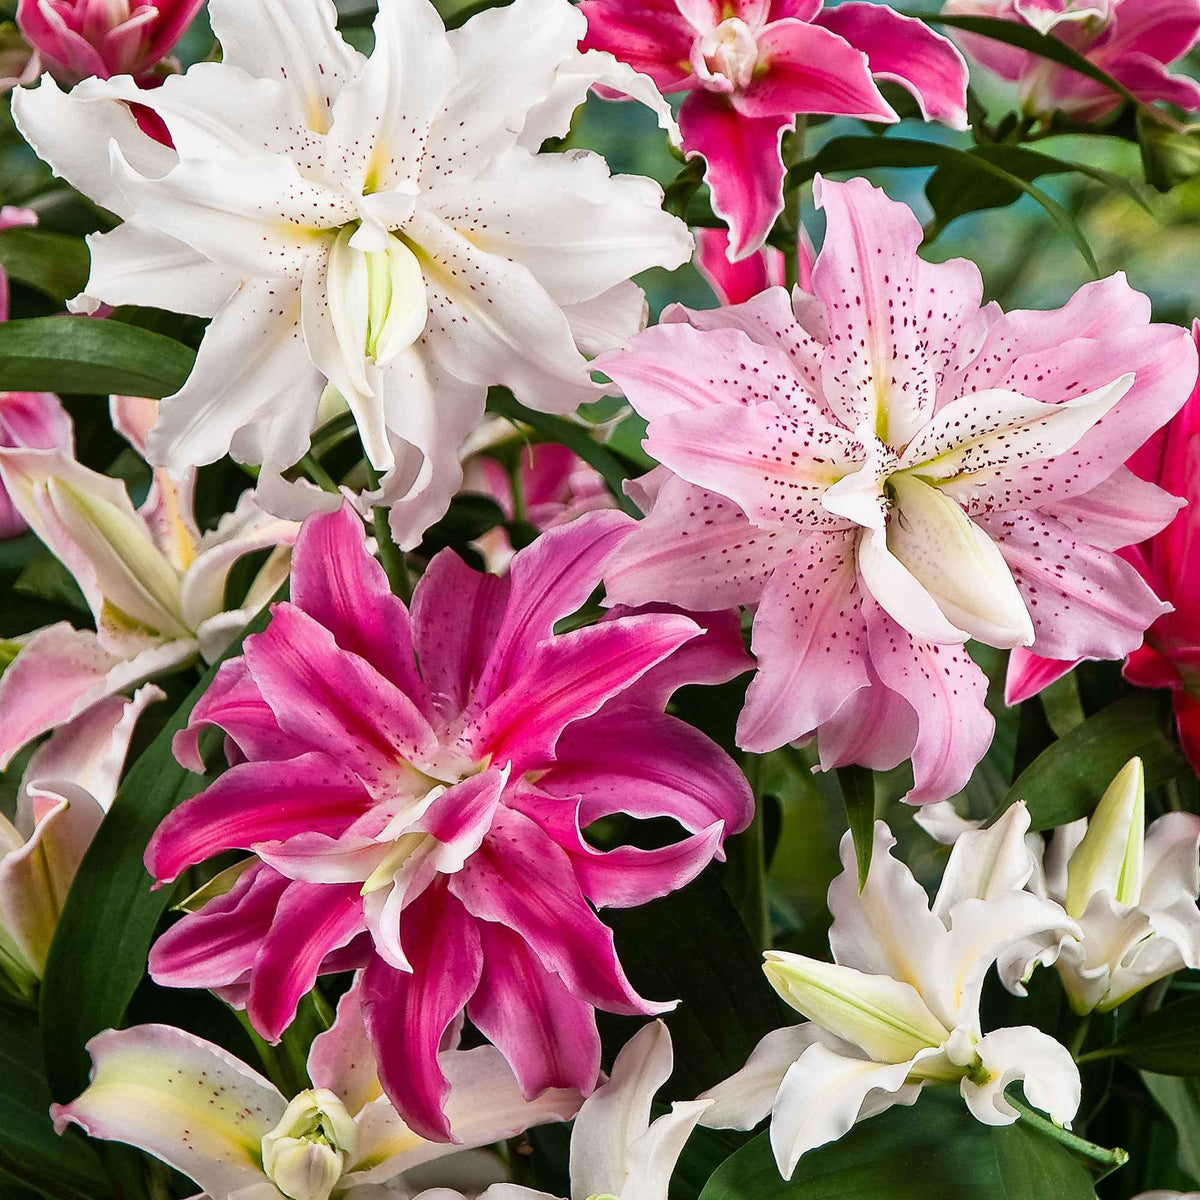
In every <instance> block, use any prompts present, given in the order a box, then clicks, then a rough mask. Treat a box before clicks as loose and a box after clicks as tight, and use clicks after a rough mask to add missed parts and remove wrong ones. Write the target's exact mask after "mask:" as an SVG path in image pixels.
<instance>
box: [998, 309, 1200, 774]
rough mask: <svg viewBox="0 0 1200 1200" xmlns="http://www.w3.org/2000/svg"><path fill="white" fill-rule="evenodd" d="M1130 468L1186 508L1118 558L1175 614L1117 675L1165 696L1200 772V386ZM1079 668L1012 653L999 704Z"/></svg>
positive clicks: (1199, 325) (1198, 332) (1199, 324)
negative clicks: (1165, 690) (1169, 698)
mask: <svg viewBox="0 0 1200 1200" xmlns="http://www.w3.org/2000/svg"><path fill="white" fill-rule="evenodd" d="M1192 336H1193V338H1194V339H1195V341H1196V345H1197V347H1200V321H1196V322H1195V323H1194V324H1193V325H1192ZM1128 466H1129V469H1130V470H1131V471H1132V472H1133V474H1134V475H1136V476H1137V477H1138V478H1139V479H1144V480H1145V481H1146V482H1147V483H1151V484H1157V485H1158V486H1159V487H1162V488H1165V489H1166V490H1167V491H1168V492H1172V493H1174V494H1175V495H1178V496H1181V497H1183V499H1184V500H1186V501H1187V506H1186V507H1185V508H1183V509H1182V510H1181V511H1180V512H1179V514H1178V515H1177V516H1176V517H1175V519H1174V520H1173V521H1172V522H1171V524H1170V525H1168V526H1167V527H1166V529H1164V530H1163V531H1162V532H1161V533H1158V534H1156V535H1155V536H1154V537H1151V538H1149V539H1147V540H1146V541H1144V542H1141V543H1139V544H1137V545H1130V546H1128V547H1127V548H1125V549H1123V550H1121V551H1120V554H1121V557H1122V558H1123V559H1125V560H1126V561H1127V562H1128V563H1130V564H1131V565H1132V566H1133V567H1135V568H1136V569H1137V571H1138V573H1139V574H1140V575H1141V576H1142V578H1143V579H1145V580H1146V582H1147V583H1148V584H1149V585H1150V586H1151V587H1152V588H1153V589H1154V590H1155V591H1156V592H1157V593H1158V594H1159V595H1160V596H1162V598H1163V599H1164V600H1167V601H1169V602H1170V603H1171V604H1172V605H1173V606H1174V608H1173V610H1172V611H1171V612H1168V613H1165V614H1164V615H1163V616H1161V617H1159V619H1158V620H1157V621H1155V622H1154V624H1153V625H1152V626H1151V627H1150V628H1149V629H1148V630H1147V631H1146V640H1145V641H1144V642H1143V643H1142V644H1141V645H1140V646H1139V647H1137V649H1135V650H1133V651H1132V652H1131V653H1130V654H1129V656H1128V657H1127V658H1126V659H1125V667H1124V670H1123V674H1124V676H1125V678H1126V679H1128V680H1129V682H1130V683H1135V684H1137V685H1138V686H1139V687H1150V688H1170V689H1171V692H1172V700H1173V702H1174V706H1175V722H1176V725H1177V726H1178V729H1179V740H1180V742H1181V743H1182V744H1183V750H1184V753H1185V754H1186V755H1187V758H1188V762H1190V763H1191V764H1192V767H1193V769H1194V770H1196V771H1197V772H1200V539H1198V536H1197V535H1198V534H1200V385H1198V386H1197V388H1196V389H1195V390H1194V391H1193V392H1192V394H1191V395H1190V396H1189V397H1188V400H1187V403H1186V404H1185V405H1184V406H1183V408H1182V409H1180V411H1179V413H1178V414H1177V415H1176V416H1175V418H1174V419H1173V420H1172V421H1171V422H1170V423H1169V424H1168V425H1166V426H1164V427H1163V428H1162V429H1160V430H1159V431H1158V433H1156V434H1155V435H1154V436H1153V437H1152V438H1151V439H1150V440H1149V441H1148V442H1147V443H1146V444H1145V445H1144V446H1142V447H1141V448H1140V449H1139V450H1138V451H1137V452H1136V453H1135V454H1134V455H1133V457H1132V458H1130V460H1129V463H1128ZM1130 532H1131V534H1133V533H1134V531H1133V530H1131V531H1130ZM1130 540H1133V538H1132V537H1131V539H1130ZM1078 661H1079V660H1077V659H1068V660H1066V661H1063V660H1060V659H1053V658H1041V657H1039V656H1038V655H1036V654H1032V653H1030V652H1029V651H1023V650H1014V651H1013V653H1012V655H1011V657H1010V658H1009V662H1008V679H1007V681H1006V685H1005V697H1004V698H1005V700H1006V701H1007V702H1008V703H1009V704H1019V703H1020V702H1021V701H1022V700H1028V699H1029V697H1030V696H1035V695H1036V694H1037V693H1038V692H1040V691H1041V690H1042V689H1043V688H1044V687H1047V686H1049V685H1050V684H1051V683H1053V682H1054V681H1055V680H1056V679H1060V678H1062V676H1063V675H1065V674H1066V673H1067V672H1068V671H1070V670H1072V669H1073V668H1074V667H1075V666H1076V665H1077V663H1078Z"/></svg>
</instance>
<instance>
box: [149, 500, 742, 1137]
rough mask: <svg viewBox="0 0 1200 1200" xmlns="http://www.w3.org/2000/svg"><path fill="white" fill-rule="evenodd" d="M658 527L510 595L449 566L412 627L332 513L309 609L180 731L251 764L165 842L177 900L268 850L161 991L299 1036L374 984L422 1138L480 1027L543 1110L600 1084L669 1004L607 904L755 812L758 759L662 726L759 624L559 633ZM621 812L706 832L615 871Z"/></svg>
mask: <svg viewBox="0 0 1200 1200" xmlns="http://www.w3.org/2000/svg"><path fill="white" fill-rule="evenodd" d="M633 524H634V522H632V521H631V519H630V518H628V517H626V516H624V515H623V514H621V513H616V512H598V513H591V514H589V515H587V516H585V517H581V518H580V519H579V520H577V521H574V522H572V523H571V524H569V525H565V526H563V527H561V528H559V529H554V530H551V531H550V532H549V533H546V534H543V535H542V536H541V537H540V538H539V539H538V540H537V542H535V543H534V544H533V545H532V546H530V547H528V548H527V549H524V550H522V551H521V552H520V553H518V554H517V555H516V557H515V558H514V559H513V561H512V566H511V570H510V572H509V574H508V575H507V576H506V577H500V576H494V575H483V574H479V573H477V572H475V571H472V570H471V569H469V568H468V567H466V566H465V565H464V564H463V563H462V561H461V560H460V559H459V558H458V557H457V556H456V555H454V554H453V553H452V552H450V551H443V552H442V553H441V554H439V555H438V556H437V557H436V558H435V559H434V560H433V562H432V563H431V564H430V566H429V568H428V570H427V571H426V573H425V575H424V577H423V578H422V579H421V581H420V582H419V583H418V585H417V588H416V592H415V594H414V597H413V603H412V609H411V612H410V611H409V610H408V609H406V608H405V606H404V605H403V604H402V603H401V602H400V601H399V600H398V599H396V598H395V597H394V596H393V595H392V594H391V592H390V591H389V590H388V585H387V580H386V578H385V577H384V574H383V571H382V568H380V566H379V565H378V563H376V561H375V560H374V559H373V558H372V557H371V556H370V555H369V554H368V552H367V549H366V545H365V539H364V534H363V529H362V525H361V523H360V521H359V519H358V518H357V517H356V516H355V515H354V513H353V511H352V510H351V509H349V508H343V509H342V510H341V511H340V512H337V513H332V514H326V515H321V516H316V517H312V518H310V519H309V520H308V521H307V522H306V523H305V525H304V527H303V529H302V531H301V534H300V538H299V540H298V542H297V544H296V549H295V555H294V570H293V575H292V592H291V595H292V601H291V602H290V603H286V604H280V605H278V606H276V608H275V610H274V615H273V618H272V621H271V624H270V625H269V626H268V628H267V629H266V630H265V631H264V632H263V633H261V634H258V635H255V636H253V637H250V638H248V639H247V640H246V644H245V653H244V655H243V656H242V657H240V658H236V659H233V660H231V661H229V662H228V663H226V664H225V665H224V666H223V667H222V668H221V671H220V672H219V674H218V676H217V678H216V680H215V682H214V685H213V687H212V688H211V689H210V691H209V692H208V694H207V695H206V696H205V697H204V699H203V700H202V701H201V702H200V704H199V705H197V707H196V709H195V711H194V712H193V714H192V719H191V724H190V726H189V728H188V729H187V730H185V731H184V732H182V733H181V734H180V735H179V737H178V740H177V753H178V754H179V755H180V758H181V761H182V762H184V763H185V764H186V765H189V766H192V767H193V769H199V768H200V765H201V764H200V762H199V761H198V754H197V737H198V734H199V730H200V729H201V728H202V727H203V726H206V725H218V726H220V727H221V728H222V729H224V730H225V732H226V734H227V735H228V738H229V740H230V743H231V744H232V750H231V753H232V756H233V758H234V759H236V760H238V761H237V765H235V766H233V767H232V768H231V769H230V770H229V771H227V772H226V773H225V774H224V775H222V776H221V777H220V778H219V779H218V780H217V782H216V783H215V784H213V785H212V786H211V787H209V788H208V789H207V790H206V791H204V792H203V793H201V794H200V795H199V796H197V797H196V798H194V799H192V800H190V801H187V802H186V803H185V804H183V805H182V806H181V807H180V808H178V809H177V810H176V811H175V812H174V813H173V814H172V815H171V816H170V817H168V818H167V820H166V821H165V822H164V823H163V824H162V826H161V827H160V828H159V830H158V832H157V833H156V835H155V837H154V838H153V840H152V841H151V843H150V845H149V847H148V848H147V851H146V865H147V868H148V869H149V871H150V872H151V874H152V875H154V877H155V878H156V879H157V880H158V881H159V882H160V883H162V882H167V881H170V880H173V879H175V878H176V877H177V876H178V875H179V874H180V873H181V872H182V871H184V870H186V869H187V868H188V867H190V866H192V865H194V864H196V863H199V862H202V861H204V860H206V859H208V858H211V857H212V856H214V855H217V854H220V853H222V852H224V851H227V850H233V849H242V850H248V851H251V852H252V853H253V854H254V855H255V858H254V859H252V860H250V864H249V866H248V868H247V869H246V870H245V871H244V873H243V874H241V875H240V877H239V878H238V879H237V881H236V884H235V885H234V887H233V890H232V891H230V892H228V893H227V894H226V895H223V896H220V897H219V898H217V899H215V900H213V901H211V903H209V904H207V905H206V906H205V907H203V908H202V909H201V910H200V911H199V912H198V913H196V914H194V915H191V916H188V917H186V918H185V919H184V920H182V921H180V922H179V924H177V925H176V926H174V927H173V928H172V929H171V930H170V931H169V932H167V933H166V934H165V935H163V937H161V938H160V939H159V941H158V942H157V944H156V945H155V947H154V949H153V951H152V953H151V958H150V970H151V974H152V975H153V977H154V978H155V979H156V980H157V981H158V982H159V983H161V984H166V985H170V986H180V987H217V988H222V989H225V994H226V995H227V996H228V997H229V998H230V999H232V1000H233V1001H234V1002H235V1003H241V1004H244V1005H245V1006H246V1009H247V1013H248V1015H249V1018H250V1020H251V1021H252V1022H253V1024H254V1026H255V1028H256V1029H258V1031H259V1032H260V1033H261V1034H262V1035H263V1036H264V1037H266V1038H268V1039H272V1040H274V1039H278V1038H279V1036H280V1034H281V1033H282V1032H283V1030H284V1029H285V1028H286V1027H287V1025H288V1024H289V1023H290V1021H291V1020H292V1018H293V1016H294V1015H295V1012H296V1005H297V1003H298V1002H299V1000H300V998H301V997H302V996H303V995H304V994H305V993H306V992H307V991H308V990H309V989H310V988H312V986H313V984H314V983H315V981H316V979H317V976H318V975H319V974H321V973H322V972H326V971H337V970H345V969H347V968H348V967H352V966H353V967H361V968H363V971H364V974H363V977H362V1007H363V1014H364V1018H365V1021H366V1026H367V1030H368V1032H369V1035H370V1040H371V1043H372V1045H373V1047H374V1051H375V1054H376V1057H377V1058H378V1060H379V1075H380V1080H381V1082H382V1085H383V1088H384V1090H385V1091H386V1092H387V1094H388V1096H389V1097H390V1098H391V1100H392V1102H393V1103H394V1104H395V1106H396V1108H397V1110H398V1111H399V1113H400V1114H401V1116H402V1117H403V1118H404V1119H405V1121H407V1122H408V1124H409V1125H410V1126H411V1127H412V1128H413V1129H414V1130H415V1131H416V1132H418V1133H420V1134H421V1136H423V1137H428V1138H431V1139H435V1140H442V1141H445V1140H449V1139H451V1138H452V1136H453V1134H452V1130H451V1127H450V1125H449V1124H448V1123H447V1119H446V1116H445V1113H444V1105H445V1100H446V1096H447V1089H448V1086H449V1085H448V1083H447V1080H446V1077H445V1075H444V1073H443V1072H442V1070H441V1068H440V1067H439V1065H438V1058H437V1055H438V1051H439V1049H440V1048H441V1047H442V1044H443V1040H444V1039H445V1037H446V1036H447V1031H448V1030H452V1029H453V1028H454V1027H455V1026H456V1022H458V1020H459V1019H460V1017H461V1014H462V1013H463V1012H464V1010H465V1011H466V1013H467V1014H468V1015H469V1016H470V1018H471V1020H472V1021H473V1022H474V1024H475V1026H476V1028H478V1029H479V1030H480V1031H481V1032H482V1033H483V1034H484V1035H485V1036H486V1037H487V1038H489V1039H490V1040H491V1041H492V1042H493V1043H494V1044H495V1045H496V1046H497V1047H498V1048H499V1049H500V1050H501V1051H502V1053H503V1054H504V1055H505V1057H506V1058H507V1059H508V1061H509V1062H510V1063H511V1065H512V1068H513V1070H514V1072H515V1073H516V1076H517V1079H518V1080H519V1082H520V1085H521V1088H522V1091H523V1093H524V1094H525V1095H526V1097H533V1096H536V1095H537V1094H539V1093H541V1092H542V1091H544V1090H545V1089H546V1088H551V1087H566V1088H575V1089H577V1090H578V1091H580V1092H582V1093H584V1094H586V1093H588V1092H590V1091H591V1090H592V1089H593V1087H594V1086H595V1085H596V1081H597V1075H598V1072H599V1068H600V1042H599V1038H598V1036H597V1033H596V1023H595V1014H594V1010H596V1009H602V1010H604V1011H606V1012H615V1013H624V1014H654V1013H659V1012H663V1011H665V1010H666V1009H669V1008H671V1007H672V1005H671V1004H670V1003H666V1004H662V1003H654V1002H652V1001H649V1000H646V999H644V998H643V997H641V996H639V995H638V994H637V992H635V991H634V989H633V987H632V986H631V985H630V983H629V981H628V980H627V979H626V977H625V974H624V972H623V970H622V968H621V964H620V962H619V961H618V958H617V954H616V949H615V946H614V943H613V935H612V933H611V932H610V930H609V929H608V928H607V927H606V926H605V925H604V924H603V923H602V922H601V921H600V919H599V918H598V917H597V915H596V912H595V909H596V908H602V907H606V906H609V907H630V906H634V905H639V904H642V903H645V902H646V901H648V900H650V899H653V898H655V897H658V896H662V895H665V894H666V893H668V892H671V891H673V890H675V889H676V888H679V887H682V886H683V885H684V884H685V883H687V882H689V881H690V880H691V879H692V878H693V877H695V876H696V875H697V874H699V872H700V871H701V870H703V869H704V867H705V866H706V865H707V864H708V863H709V862H710V861H712V859H713V858H719V857H721V855H722V845H723V843H724V840H725V838H726V837H727V836H729V835H730V834H733V833H736V832H738V831H739V830H741V829H743V828H745V827H746V825H747V824H748V823H749V821H750V817H751V814H752V812H753V798H752V795H751V793H750V790H749V788H748V786H747V784H746V782H745V779H744V778H743V776H742V775H741V772H740V771H739V770H738V768H737V767H736V765H735V764H734V762H733V761H732V760H731V759H730V758H729V757H728V756H727V755H726V754H725V753H724V751H722V750H721V749H720V748H719V747H718V746H716V745H715V744H714V743H713V742H711V741H709V740H708V739H707V738H706V737H705V736H703V735H702V734H700V733H698V732H697V731H696V730H694V729H692V728H690V727H689V726H687V725H685V724H684V723H683V722H681V721H679V720H677V719H676V718H674V717H672V716H668V715H666V714H664V712H663V709H664V707H665V705H666V701H667V699H668V697H669V696H670V694H671V693H672V692H673V691H674V690H675V688H676V687H678V686H679V685H681V684H684V683H696V682H715V681H717V680H724V679H729V678H731V677H732V676H734V675H736V674H738V673H739V672H741V671H743V670H745V669H746V667H747V665H748V661H747V658H746V654H745V650H744V648H743V646H742V642H741V635H740V629H739V627H738V623H737V621H736V617H735V614H733V613H723V614H717V615H715V616H712V617H711V618H710V619H709V620H708V626H707V629H705V628H703V627H702V626H701V625H700V624H698V623H697V622H696V621H694V620H692V619H691V618H690V617H687V616H684V615H682V614H680V613H676V612H665V611H662V610H661V609H660V610H657V611H647V612H617V613H613V614H610V617H609V619H605V620H603V621H601V622H600V623H598V624H595V625H591V626H588V627H585V628H580V629H575V630H573V631H572V632H568V633H561V634H556V633H554V628H555V626H556V624H557V623H558V622H559V621H560V620H562V619H563V618H565V617H567V616H569V615H570V614H572V613H574V612H576V611H577V610H578V609H579V608H580V607H581V606H582V605H583V604H584V603H585V602H586V600H587V599H588V597H589V596H590V595H591V593H592V592H593V590H594V589H595V588H596V586H597V585H598V583H599V581H600V573H601V564H602V562H603V560H604V559H605V558H606V557H608V556H609V555H610V554H611V553H612V552H613V550H614V549H616V547H617V546H618V545H620V543H621V542H622V541H623V540H624V539H625V538H626V537H627V536H629V534H630V531H631V528H632V527H633ZM418 664H419V666H418ZM242 760H244V761H242ZM615 813H627V814H630V815H632V816H634V817H661V816H666V817H673V818H674V819H675V820H676V821H678V822H679V823H680V824H681V825H682V826H683V827H684V828H685V829H686V830H687V831H688V834H689V836H687V837H686V838H684V839H683V840H682V841H679V842H676V843H674V844H672V845H669V846H666V847H663V848H661V849H658V850H649V851H645V850H638V849H634V848H630V847H620V848H617V849H613V850H609V851H608V852H606V853H603V852H601V851H599V850H598V849H596V848H595V847H594V846H593V845H591V844H590V843H589V842H588V841H587V840H585V838H584V836H583V832H582V831H583V830H584V829H586V828H587V826H589V825H591V824H592V823H593V822H595V821H597V820H599V819H601V818H603V817H607V816H610V815H612V814H615Z"/></svg>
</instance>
